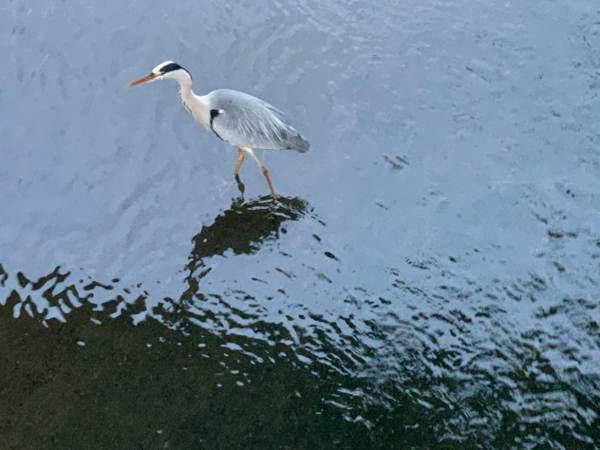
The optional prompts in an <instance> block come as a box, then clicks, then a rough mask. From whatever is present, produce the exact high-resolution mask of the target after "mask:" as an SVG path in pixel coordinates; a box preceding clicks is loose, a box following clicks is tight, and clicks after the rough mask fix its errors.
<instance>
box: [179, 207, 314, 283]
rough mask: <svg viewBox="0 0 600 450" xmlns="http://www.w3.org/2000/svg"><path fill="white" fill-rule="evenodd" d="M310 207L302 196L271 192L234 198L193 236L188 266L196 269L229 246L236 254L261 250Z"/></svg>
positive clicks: (192, 270) (221, 253) (222, 252)
mask: <svg viewBox="0 0 600 450" xmlns="http://www.w3.org/2000/svg"><path fill="white" fill-rule="evenodd" d="M307 208H308V204H307V203H306V202H305V201H304V200H301V199H299V198H286V197H280V198H279V200H278V201H277V202H273V199H272V198H271V197H270V196H265V197H261V198H259V199H257V200H253V201H250V202H244V200H243V199H242V198H238V199H235V200H233V202H232V203H231V207H230V208H229V209H228V210H226V211H225V212H224V213H223V214H220V215H219V216H217V217H216V218H215V220H214V222H213V223H212V224H211V225H208V226H203V227H202V230H201V231H200V233H199V234H197V235H196V236H194V238H193V239H192V242H193V243H194V250H193V251H192V255H191V256H190V259H191V262H190V264H189V266H188V268H189V269H190V271H191V272H194V271H195V269H196V267H197V265H198V264H199V263H200V261H201V259H202V258H208V257H211V256H215V255H223V254H224V253H225V252H226V251H227V250H231V251H232V252H233V254H235V255H240V254H248V255H249V254H252V253H255V252H257V251H258V250H259V249H260V247H261V245H262V243H263V242H264V241H266V240H274V239H277V238H278V237H279V233H280V232H282V233H285V232H286V231H285V229H282V228H281V226H282V224H283V223H284V222H285V221H287V220H299V219H300V218H301V217H302V216H303V215H304V214H306V212H307Z"/></svg>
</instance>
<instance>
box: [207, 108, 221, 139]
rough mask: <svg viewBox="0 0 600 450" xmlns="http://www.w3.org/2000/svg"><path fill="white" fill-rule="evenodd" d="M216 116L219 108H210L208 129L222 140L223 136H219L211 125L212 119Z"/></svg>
mask: <svg viewBox="0 0 600 450" xmlns="http://www.w3.org/2000/svg"><path fill="white" fill-rule="evenodd" d="M218 116H219V110H218V109H211V110H210V129H211V130H213V133H215V134H216V135H217V137H218V138H219V139H221V140H223V138H222V137H221V136H219V133H217V132H216V131H215V127H213V121H214V120H215V117H218Z"/></svg>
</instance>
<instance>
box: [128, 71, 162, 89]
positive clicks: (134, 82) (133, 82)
mask: <svg viewBox="0 0 600 450" xmlns="http://www.w3.org/2000/svg"><path fill="white" fill-rule="evenodd" d="M157 76H158V75H155V74H153V73H150V74H148V75H146V76H145V77H142V78H140V79H139V80H135V81H132V82H131V83H129V84H128V85H127V86H125V87H126V88H128V87H131V86H137V85H138V84H142V83H145V82H146V81H152V80H154V79H155V78H156V77H157Z"/></svg>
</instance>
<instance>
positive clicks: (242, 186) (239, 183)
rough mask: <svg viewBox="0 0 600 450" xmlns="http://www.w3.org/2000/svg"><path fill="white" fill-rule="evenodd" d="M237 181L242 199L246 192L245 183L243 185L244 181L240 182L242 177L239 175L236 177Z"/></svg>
mask: <svg viewBox="0 0 600 450" xmlns="http://www.w3.org/2000/svg"><path fill="white" fill-rule="evenodd" d="M235 181H236V183H237V187H238V189H239V190H240V194H242V198H244V192H245V191H246V186H244V183H242V180H240V176H239V175H237V174H236V175H235Z"/></svg>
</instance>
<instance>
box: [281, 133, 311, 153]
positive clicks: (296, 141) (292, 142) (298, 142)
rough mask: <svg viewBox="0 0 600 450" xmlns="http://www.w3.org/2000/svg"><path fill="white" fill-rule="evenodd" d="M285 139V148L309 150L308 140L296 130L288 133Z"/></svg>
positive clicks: (300, 150)
mask: <svg viewBox="0 0 600 450" xmlns="http://www.w3.org/2000/svg"><path fill="white" fill-rule="evenodd" d="M286 141H287V142H286V143H287V146H286V149H287V150H296V151H297V152H300V153H306V152H307V151H309V150H310V144H309V143H308V141H307V140H306V139H304V138H303V137H302V135H301V134H300V133H298V132H297V131H296V130H294V131H293V132H291V133H289V134H288V136H287V139H286Z"/></svg>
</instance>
